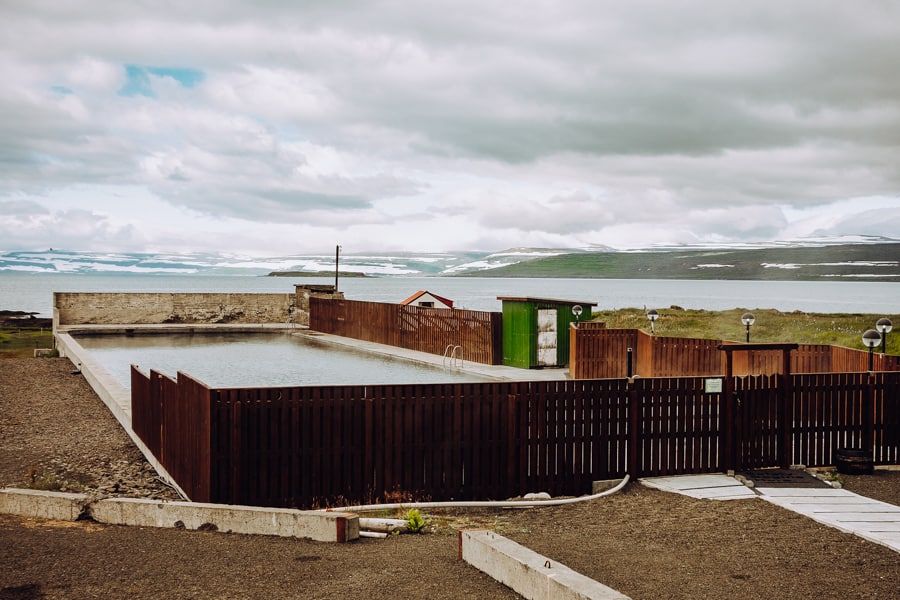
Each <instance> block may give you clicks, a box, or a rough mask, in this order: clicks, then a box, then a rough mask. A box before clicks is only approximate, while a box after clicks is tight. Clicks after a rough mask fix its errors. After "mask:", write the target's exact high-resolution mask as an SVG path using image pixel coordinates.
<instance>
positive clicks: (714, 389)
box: [704, 377, 722, 394]
mask: <svg viewBox="0 0 900 600" xmlns="http://www.w3.org/2000/svg"><path fill="white" fill-rule="evenodd" d="M704 384H705V387H704V390H705V391H706V393H707V394H721V393H722V378H721V377H715V378H712V379H706V380H705V381H704Z"/></svg>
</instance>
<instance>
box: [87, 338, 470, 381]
mask: <svg viewBox="0 0 900 600" xmlns="http://www.w3.org/2000/svg"><path fill="white" fill-rule="evenodd" d="M78 342H79V343H80V344H81V345H82V346H83V347H84V348H85V349H86V350H87V351H88V352H90V353H91V355H92V356H93V357H94V358H96V359H97V360H98V361H99V362H100V364H101V365H103V367H104V368H106V370H107V371H109V373H110V374H111V375H112V376H113V377H115V378H116V380H117V381H119V383H121V384H122V385H123V386H125V387H126V388H130V387H131V365H132V364H134V365H137V366H138V367H139V368H140V369H141V370H142V371H143V372H145V373H149V372H150V370H151V369H152V370H154V371H158V372H160V373H165V374H166V375H169V376H171V377H175V375H176V374H177V373H178V371H182V372H184V373H185V374H187V375H190V376H191V377H194V378H195V379H199V380H200V381H202V382H203V383H205V384H206V385H208V386H210V387H214V388H226V387H280V386H306V385H379V384H400V383H453V382H464V381H484V379H483V378H480V377H478V376H477V375H472V374H466V373H461V372H459V371H452V370H447V369H441V368H437V367H432V366H430V365H426V364H423V363H417V362H413V361H408V360H403V359H398V358H392V357H385V356H381V355H374V354H370V353H367V352H362V351H356V350H352V349H349V348H345V347H342V346H335V345H333V344H329V343H327V342H322V341H319V340H315V339H312V338H309V337H307V336H296V335H289V334H285V333H259V334H247V333H202V334H197V333H195V334H152V335H150V334H145V335H137V336H118V335H103V336H79V337H78Z"/></svg>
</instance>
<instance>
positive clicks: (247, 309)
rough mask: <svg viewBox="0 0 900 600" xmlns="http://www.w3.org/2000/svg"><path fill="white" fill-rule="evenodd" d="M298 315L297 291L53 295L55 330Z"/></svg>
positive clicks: (287, 319)
mask: <svg viewBox="0 0 900 600" xmlns="http://www.w3.org/2000/svg"><path fill="white" fill-rule="evenodd" d="M293 318H294V295H293V294H204V293H144V292H136V293H135V292H129V293H107V292H104V293H92V292H55V293H54V294H53V324H54V329H55V328H57V327H58V326H66V325H140V324H154V325H156V324H172V325H177V324H195V323H197V324H199V323H203V324H240V323H289V322H291V320H292V319H293ZM307 320H308V317H307Z"/></svg>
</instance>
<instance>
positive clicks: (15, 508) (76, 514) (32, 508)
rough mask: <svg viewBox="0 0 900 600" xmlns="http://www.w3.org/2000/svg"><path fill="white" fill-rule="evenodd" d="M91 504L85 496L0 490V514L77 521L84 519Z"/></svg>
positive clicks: (38, 491) (8, 489)
mask: <svg viewBox="0 0 900 600" xmlns="http://www.w3.org/2000/svg"><path fill="white" fill-rule="evenodd" d="M90 502H91V500H90V498H88V497H87V496H85V495H84V494H68V493H65V492H44V491H41V490H20V489H15V488H4V489H2V490H0V513H5V514H11V515H22V516H23V517H38V518H41V519H55V520H57V521H77V520H78V519H80V518H83V517H84V513H85V510H86V508H87V505H88V504H90Z"/></svg>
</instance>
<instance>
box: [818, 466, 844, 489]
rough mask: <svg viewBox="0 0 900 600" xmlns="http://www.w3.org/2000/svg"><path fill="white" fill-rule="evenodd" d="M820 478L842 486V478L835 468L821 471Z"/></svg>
mask: <svg viewBox="0 0 900 600" xmlns="http://www.w3.org/2000/svg"><path fill="white" fill-rule="evenodd" d="M822 479H824V480H825V481H830V482H833V483H837V484H839V486H840V487H843V486H844V480H843V478H842V477H841V474H840V473H838V472H837V470H834V471H832V470H828V471H824V472H823V473H822Z"/></svg>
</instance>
